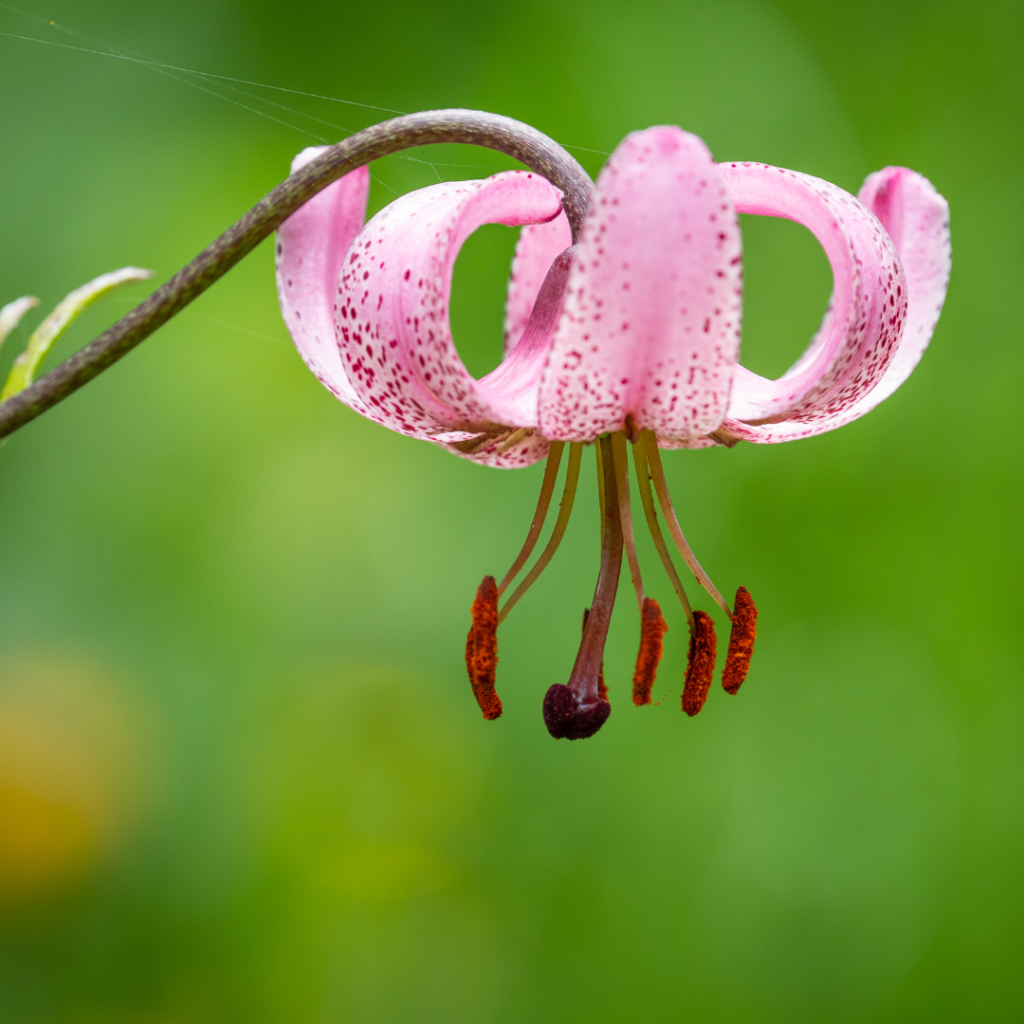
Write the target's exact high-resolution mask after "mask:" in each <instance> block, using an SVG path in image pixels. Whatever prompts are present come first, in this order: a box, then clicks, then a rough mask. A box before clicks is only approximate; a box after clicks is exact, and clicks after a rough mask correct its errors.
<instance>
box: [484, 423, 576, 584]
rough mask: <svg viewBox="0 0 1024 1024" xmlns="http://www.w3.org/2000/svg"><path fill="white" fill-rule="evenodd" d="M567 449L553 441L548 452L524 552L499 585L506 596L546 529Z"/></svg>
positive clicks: (558, 442)
mask: <svg viewBox="0 0 1024 1024" xmlns="http://www.w3.org/2000/svg"><path fill="white" fill-rule="evenodd" d="M563 448H565V442H564V441H552V442H551V447H550V449H549V450H548V461H547V465H546V466H545V467H544V481H543V483H541V485H540V497H539V498H538V499H537V510H536V511H535V512H534V513H533V522H532V523H530V529H529V532H528V533H527V534H526V541H525V543H524V544H523V550H522V551H520V552H519V555H518V556H517V558H516V560H515V561H514V562H513V563H512V567H511V568H510V569H509V571H508V572H507V573H505V578H504V579H503V580H502V581H501V583H499V584H498V593H499V594H504V593H505V589H506V587H508V585H509V584H510V583H511V582H512V581H513V580H514V579H515V578H516V576H517V575H518V573H519V570H520V569H522V567H523V566H524V565H526V560H527V559H528V558H529V557H530V555H532V554H533V549H534V548H535V547H536V546H537V541H538V539H539V538H540V531H541V530H542V529H543V528H544V520H545V519H546V518H547V514H548V508H549V507H550V506H551V495H552V494H554V492H555V481H556V480H557V479H558V467H559V465H560V463H561V461H562V449H563Z"/></svg>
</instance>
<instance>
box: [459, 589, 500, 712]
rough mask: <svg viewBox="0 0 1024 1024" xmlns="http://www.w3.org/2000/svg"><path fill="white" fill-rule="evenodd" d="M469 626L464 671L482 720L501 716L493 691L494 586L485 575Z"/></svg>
mask: <svg viewBox="0 0 1024 1024" xmlns="http://www.w3.org/2000/svg"><path fill="white" fill-rule="evenodd" d="M472 613H473V625H472V627H471V628H470V631H469V635H468V636H467V637H466V671H467V672H469V683H470V685H471V686H472V687H473V696H474V697H476V702H477V704H479V705H480V710H481V711H482V712H483V713H484V718H486V719H488V720H489V721H493V720H494V719H495V718H500V717H501V698H500V697H499V696H498V693H497V691H496V690H495V689H494V679H495V676H496V674H497V671H498V584H497V582H496V581H495V579H494V577H493V576H485V577H484V581H483V583H481V584H480V586H479V587H478V588H477V592H476V600H475V601H474V602H473V608H472Z"/></svg>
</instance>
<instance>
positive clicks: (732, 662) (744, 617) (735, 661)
mask: <svg viewBox="0 0 1024 1024" xmlns="http://www.w3.org/2000/svg"><path fill="white" fill-rule="evenodd" d="M756 639H757V609H756V608H755V607H754V599H753V598H752V597H751V596H750V592H749V591H748V590H747V588H746V587H740V589H739V590H737V591H736V611H735V613H734V614H733V616H732V629H731V630H730V631H729V652H728V653H727V654H726V656H725V668H724V669H723V670H722V687H723V689H724V690H725V692H726V693H731V694H733V696H735V695H736V693H737V692H739V688H740V687H741V686H742V685H743V680H744V679H746V678H747V672H748V671H749V669H750V657H751V655H752V654H753V653H754V641H755V640H756Z"/></svg>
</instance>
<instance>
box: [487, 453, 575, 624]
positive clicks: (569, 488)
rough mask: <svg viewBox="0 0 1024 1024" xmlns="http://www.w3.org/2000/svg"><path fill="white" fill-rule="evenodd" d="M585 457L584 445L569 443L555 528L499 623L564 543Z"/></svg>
mask: <svg viewBox="0 0 1024 1024" xmlns="http://www.w3.org/2000/svg"><path fill="white" fill-rule="evenodd" d="M582 458H583V445H582V444H580V443H579V442H577V441H574V442H572V444H570V445H569V464H568V466H566V468H565V490H564V492H563V493H562V503H561V505H560V506H559V507H558V518H557V519H556V520H555V526H554V529H553V530H552V531H551V536H550V537H549V538H548V542H547V545H546V546H545V548H544V550H543V551H542V552H541V553H540V558H538V559H537V561H536V562H535V563H534V566H533V568H532V569H531V570H530V571H529V572H528V573H527V574H526V579H524V580H523V582H522V583H520V584H519V586H518V587H516V589H515V590H514V591H513V592H512V596H511V597H510V598H509V599H508V600H507V601H506V602H505V606H504V607H503V608H502V609H501V611H500V612H499V613H498V624H499V625H501V623H502V622H504V621H505V617H506V616H507V615H508V613H509V612H510V611H512V609H513V608H514V607H515V605H516V602H517V601H518V600H519V599H520V598H521V597H522V596H523V594H525V593H526V592H527V591H528V590H529V589H530V587H532V586H533V584H534V583H535V582H536V580H537V577H538V576H540V574H541V573H542V572H543V571H544V570H545V569H546V568H547V567H548V562H550V561H551V559H552V558H554V556H555V552H556V551H557V550H558V545H559V544H561V543H562V538H563V537H564V536H565V528H566V527H567V526H568V525H569V516H571V515H572V504H573V502H574V501H575V500H576V485H577V484H578V483H579V479H580V461H581V460H582Z"/></svg>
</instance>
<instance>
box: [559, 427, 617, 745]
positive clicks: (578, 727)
mask: <svg viewBox="0 0 1024 1024" xmlns="http://www.w3.org/2000/svg"><path fill="white" fill-rule="evenodd" d="M597 443H598V446H599V448H600V451H601V471H602V481H601V484H602V487H603V488H604V528H603V530H602V533H601V569H600V572H599V573H598V577H597V587H596V589H595V591H594V600H593V603H592V604H591V606H590V613H589V615H588V616H587V621H586V625H585V626H584V628H583V642H582V643H581V644H580V649H579V652H578V654H577V655H576V663H575V665H573V669H572V674H571V675H570V677H569V683H568V685H567V686H566V685H562V684H561V683H556V684H555V685H554V686H552V687H551V688H550V689H549V690H548V692H547V694H546V695H545V697H544V723H545V724H546V725H547V727H548V732H550V733H551V735H552V736H554V737H555V739H569V740H581V739H585V738H586V737H588V736H593V735H594V733H596V732H597V731H598V729H600V728H601V726H602V725H604V723H605V722H606V721H607V719H608V716H609V715H610V714H611V710H612V709H611V705H610V704H609V703H608V701H607V700H604V699H603V698H602V697H601V695H600V693H599V684H598V680H599V679H600V676H601V663H602V661H603V659H604V645H605V641H606V640H607V638H608V625H609V623H610V622H611V617H612V608H613V607H614V606H615V592H616V590H617V589H618V585H619V573H620V571H621V569H622V523H621V520H620V518H619V502H618V496H617V492H616V476H615V459H614V455H613V452H612V442H611V438H610V437H608V436H607V435H606V436H604V437H601V438H598V441H597Z"/></svg>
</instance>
